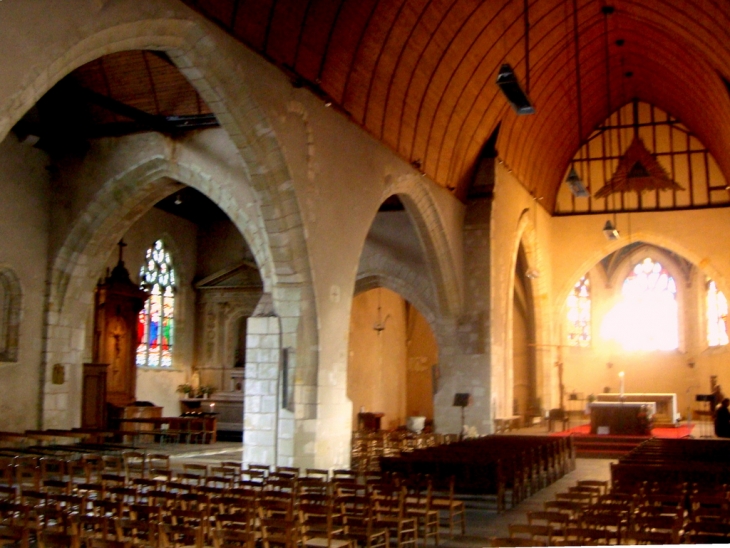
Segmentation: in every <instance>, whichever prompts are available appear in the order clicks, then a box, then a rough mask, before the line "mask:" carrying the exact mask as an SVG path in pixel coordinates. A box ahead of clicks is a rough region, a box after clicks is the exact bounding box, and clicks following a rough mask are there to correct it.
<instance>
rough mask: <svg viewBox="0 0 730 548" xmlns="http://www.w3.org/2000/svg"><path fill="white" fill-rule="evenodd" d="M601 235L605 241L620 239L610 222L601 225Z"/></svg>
mask: <svg viewBox="0 0 730 548" xmlns="http://www.w3.org/2000/svg"><path fill="white" fill-rule="evenodd" d="M603 235H604V236H605V237H606V239H607V240H618V239H619V237H620V235H619V233H618V230H616V227H615V226H613V223H612V222H611V221H610V220H608V221H606V224H605V225H603Z"/></svg>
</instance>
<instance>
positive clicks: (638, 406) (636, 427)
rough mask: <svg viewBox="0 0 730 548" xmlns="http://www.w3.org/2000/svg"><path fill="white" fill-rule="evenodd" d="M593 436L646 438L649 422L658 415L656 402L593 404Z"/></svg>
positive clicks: (591, 406)
mask: <svg viewBox="0 0 730 548" xmlns="http://www.w3.org/2000/svg"><path fill="white" fill-rule="evenodd" d="M590 410H591V434H606V435H612V436H616V435H619V436H646V435H648V434H649V433H650V432H647V421H648V420H650V419H651V418H652V417H653V416H654V414H655V413H656V404H655V403H654V402H593V403H591V405H590Z"/></svg>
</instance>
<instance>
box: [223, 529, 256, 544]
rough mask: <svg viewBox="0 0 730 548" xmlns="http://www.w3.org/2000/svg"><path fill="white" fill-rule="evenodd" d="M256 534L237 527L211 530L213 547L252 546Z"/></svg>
mask: <svg viewBox="0 0 730 548" xmlns="http://www.w3.org/2000/svg"><path fill="white" fill-rule="evenodd" d="M255 542H256V534H255V533H253V532H250V531H241V530H238V529H219V530H215V531H213V546H214V548H254V546H255Z"/></svg>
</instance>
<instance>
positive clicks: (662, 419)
mask: <svg viewBox="0 0 730 548" xmlns="http://www.w3.org/2000/svg"><path fill="white" fill-rule="evenodd" d="M596 401H598V402H621V401H623V402H624V403H642V402H653V403H654V405H655V408H654V413H655V415H654V426H667V427H672V426H676V425H677V394H673V393H665V394H661V393H658V394H657V393H626V394H615V393H608V394H598V395H597V396H596Z"/></svg>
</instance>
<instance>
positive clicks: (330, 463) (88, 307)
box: [0, 0, 730, 469]
mask: <svg viewBox="0 0 730 548" xmlns="http://www.w3.org/2000/svg"><path fill="white" fill-rule="evenodd" d="M0 27H1V28H2V29H3V32H0V44H1V45H2V51H3V52H4V55H3V60H2V64H1V65H0V71H1V73H2V75H3V77H2V78H0V139H1V140H0V189H1V190H2V195H3V200H1V201H0V235H1V236H2V238H0V385H2V386H4V387H5V392H4V393H3V394H2V395H0V417H2V419H1V421H0V422H2V426H0V431H2V432H5V433H8V435H10V434H12V433H22V432H25V431H29V430H33V431H36V430H50V429H57V430H70V429H73V428H107V427H108V426H109V423H110V421H113V420H117V421H120V420H121V422H122V423H124V421H128V423H129V421H134V420H139V419H140V418H142V419H143V420H144V417H152V418H154V419H155V420H156V419H158V418H161V417H179V416H180V415H181V414H184V413H186V412H187V413H192V414H195V413H201V412H203V413H205V414H207V415H208V416H215V417H216V421H217V422H216V425H215V426H213V427H212V432H213V433H214V434H217V435H218V437H219V438H220V439H225V440H229V441H234V442H240V443H241V444H242V446H243V453H242V454H243V462H244V463H253V462H258V463H265V464H269V465H272V466H273V465H280V466H294V467H299V468H305V467H310V468H317V469H339V468H347V467H349V466H350V464H351V457H352V453H351V448H352V442H353V436H354V435H355V434H353V432H355V431H357V430H358V429H359V428H361V427H362V426H363V421H364V420H367V421H372V420H376V421H377V424H378V428H379V429H382V430H387V431H398V430H399V429H400V430H403V429H405V428H406V426H407V425H408V424H411V423H414V419H417V420H415V424H420V425H421V426H420V428H423V427H425V428H426V430H427V431H431V432H434V433H437V434H443V435H449V434H450V435H457V436H458V435H460V434H461V433H462V432H464V431H467V432H468V433H469V434H470V435H475V436H483V435H488V434H493V433H494V432H495V431H496V430H499V429H500V428H502V426H503V425H504V424H510V425H512V426H515V427H532V426H537V425H544V424H545V419H546V418H548V417H551V414H554V413H555V412H556V411H559V412H561V413H564V414H565V415H566V416H568V417H569V418H570V417H572V418H573V419H575V418H578V420H584V421H585V420H587V419H586V415H585V410H586V408H587V407H588V406H589V404H590V403H592V402H594V401H595V400H598V401H599V402H600V401H605V402H611V401H613V400H611V397H610V396H611V395H613V396H618V397H620V400H621V403H624V401H627V402H630V401H631V399H630V398H629V397H628V396H630V395H639V396H638V399H637V398H635V399H634V401H640V402H649V403H650V404H651V405H652V406H654V407H652V409H653V411H654V412H655V413H656V416H657V417H658V418H659V419H661V420H662V421H663V422H666V423H668V426H676V425H678V424H680V423H681V424H686V423H687V422H689V423H690V424H691V423H692V422H693V421H697V420H698V418H699V419H700V420H708V417H707V416H706V415H707V404H706V400H702V398H703V397H706V396H708V395H710V394H712V392H713V390H717V389H716V386H719V387H727V390H730V370H729V369H728V361H729V360H730V353H729V352H728V324H727V322H728V318H727V315H728V304H727V299H726V297H725V296H726V295H730V253H729V252H728V249H730V216H728V206H730V149H729V148H728V143H730V39H729V38H730V37H729V36H728V29H730V6H728V5H727V4H724V3H722V2H720V1H705V0H703V1H700V0H681V1H676V0H615V1H613V2H611V1H610V0H561V1H558V0H532V1H530V0H525V1H524V2H519V1H516V0H499V1H490V2H477V1H457V0H449V1H444V2H418V1H415V0H402V1H392V2H391V1H378V0H364V1H361V2H347V1H345V0H307V1H306V2H305V1H299V2H298V1H292V0H280V1H258V0H255V1H254V0H235V1H234V0H231V1H222V0H149V1H146V2H144V3H140V2H133V1H132V0H76V1H75V2H58V1H51V0H36V1H34V2H17V1H12V0H5V1H4V2H3V1H0ZM721 389H722V388H720V389H719V390H721ZM728 393H730V392H728ZM459 394H466V395H468V397H467V398H466V399H465V400H462V404H458V405H455V403H456V401H455V397H456V396H457V395H459ZM698 411H699V412H700V413H698ZM561 413H557V414H555V415H554V417H553V418H555V417H557V416H558V415H560V414H561ZM703 413H704V415H703ZM419 421H420V422H419ZM158 422H159V421H158ZM150 424H153V423H152V422H151V423H150ZM154 424H158V423H154ZM166 424H167V426H171V425H173V426H174V425H175V424H177V423H174V422H173V423H170V422H169V421H168V423H166ZM369 424H370V425H371V426H372V424H371V423H369ZM540 428H543V430H544V426H540Z"/></svg>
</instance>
